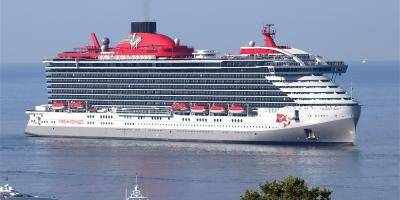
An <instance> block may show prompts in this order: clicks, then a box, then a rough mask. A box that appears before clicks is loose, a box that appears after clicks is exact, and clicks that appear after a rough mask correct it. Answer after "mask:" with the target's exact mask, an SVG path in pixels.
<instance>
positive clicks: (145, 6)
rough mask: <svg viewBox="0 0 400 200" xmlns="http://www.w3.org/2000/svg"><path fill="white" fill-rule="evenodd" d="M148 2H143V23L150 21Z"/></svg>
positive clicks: (146, 0)
mask: <svg viewBox="0 0 400 200" xmlns="http://www.w3.org/2000/svg"><path fill="white" fill-rule="evenodd" d="M150 3H151V1H150V0H143V12H144V21H145V22H148V21H150V11H151V9H150Z"/></svg>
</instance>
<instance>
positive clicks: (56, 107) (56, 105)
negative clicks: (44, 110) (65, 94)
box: [51, 102, 65, 110]
mask: <svg viewBox="0 0 400 200" xmlns="http://www.w3.org/2000/svg"><path fill="white" fill-rule="evenodd" d="M51 107H52V108H53V109H54V110H62V109H64V108H65V104H64V103H63V102H54V103H53V104H52V105H51Z"/></svg>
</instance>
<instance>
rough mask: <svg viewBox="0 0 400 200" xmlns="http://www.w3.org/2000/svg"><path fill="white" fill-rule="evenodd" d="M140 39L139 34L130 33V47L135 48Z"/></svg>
mask: <svg viewBox="0 0 400 200" xmlns="http://www.w3.org/2000/svg"><path fill="white" fill-rule="evenodd" d="M141 41H142V38H141V37H139V36H136V33H134V34H133V35H132V37H131V38H130V39H129V43H130V44H131V48H134V49H137V48H138V45H139V43H140V42H141Z"/></svg>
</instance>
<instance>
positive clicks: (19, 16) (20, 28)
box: [0, 0, 399, 62]
mask: <svg viewBox="0 0 400 200" xmlns="http://www.w3.org/2000/svg"><path fill="white" fill-rule="evenodd" d="M145 1H146V0H114V1H110V0H108V1H107V0H104V1H102V0H96V1H95V0H64V1H61V0H36V1H32V0H0V2H1V62H40V61H41V60H42V59H43V58H48V57H53V56H55V55H56V53H58V52H60V51H68V50H71V49H72V48H74V47H80V46H84V45H89V44H91V40H90V35H89V34H90V32H96V34H97V35H98V37H99V39H100V38H102V37H104V36H107V37H109V38H110V40H111V45H112V46H114V45H115V43H116V42H118V41H119V40H120V39H121V38H122V37H124V36H125V35H127V34H128V33H129V31H130V22H131V21H134V20H136V21H142V20H144V18H145V15H146V13H148V14H147V15H149V16H150V18H151V19H154V20H156V21H157V23H158V24H157V30H158V32H160V33H164V34H167V35H169V36H171V37H172V38H175V37H178V38H180V39H181V42H182V43H183V44H187V45H190V46H194V47H195V48H196V49H215V50H217V51H219V52H223V53H224V52H229V53H238V52H239V48H240V46H245V45H247V43H248V42H249V41H250V40H255V41H256V43H257V44H261V43H262V41H263V38H262V36H261V35H260V29H261V27H262V25H263V24H264V23H274V24H275V27H276V29H277V43H278V44H288V45H291V46H293V47H296V48H300V49H303V50H306V51H309V52H311V53H314V54H318V55H322V56H324V57H325V58H326V59H328V60H330V59H340V60H347V61H348V60H361V59H362V58H367V59H369V60H398V59H399V0H302V1H299V0H279V1H271V0H247V1H244V0H240V1H239V0H238V1H233V0H195V1H194V0H193V1H192V0H151V1H150V2H149V4H148V5H146V3H145ZM146 8H148V9H146ZM145 10H147V11H145Z"/></svg>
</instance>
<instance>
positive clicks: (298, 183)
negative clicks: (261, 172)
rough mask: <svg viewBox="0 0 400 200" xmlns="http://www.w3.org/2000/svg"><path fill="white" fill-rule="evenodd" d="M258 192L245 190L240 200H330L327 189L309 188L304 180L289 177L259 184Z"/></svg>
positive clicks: (330, 192)
mask: <svg viewBox="0 0 400 200" xmlns="http://www.w3.org/2000/svg"><path fill="white" fill-rule="evenodd" d="M259 187H260V192H258V191H255V190H246V192H245V193H244V195H243V196H240V199H241V200H330V195H331V194H332V191H331V190H329V189H327V188H322V189H321V188H320V187H312V188H309V187H308V186H307V183H306V181H305V180H303V179H301V178H298V177H293V176H289V177H287V178H285V180H284V181H279V180H274V181H272V182H268V181H267V182H265V183H264V184H260V186H259Z"/></svg>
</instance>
